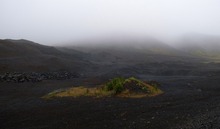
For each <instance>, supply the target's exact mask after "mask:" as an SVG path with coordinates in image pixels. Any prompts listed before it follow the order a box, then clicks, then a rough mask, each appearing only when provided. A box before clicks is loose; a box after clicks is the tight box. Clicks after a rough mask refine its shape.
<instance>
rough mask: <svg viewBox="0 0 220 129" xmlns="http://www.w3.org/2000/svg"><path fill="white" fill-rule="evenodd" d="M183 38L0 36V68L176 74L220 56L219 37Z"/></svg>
mask: <svg viewBox="0 0 220 129" xmlns="http://www.w3.org/2000/svg"><path fill="white" fill-rule="evenodd" d="M180 41H181V42H179V45H178V46H172V45H168V44H166V43H163V42H162V41H159V40H157V39H155V38H149V37H146V38H133V37H122V38H114V37H111V38H105V39H99V40H94V41H92V40H91V41H87V42H86V43H85V42H84V43H81V44H80V43H79V44H71V43H70V44H66V45H62V46H61V45H60V46H54V47H52V46H45V45H41V44H39V43H35V42H32V41H28V40H24V39H22V40H12V39H7V40H0V60H1V62H0V66H1V67H0V68H1V72H10V71H22V72H23V71H25V72H26V71H27V72H32V71H37V72H39V71H74V72H79V73H81V74H84V75H85V74H88V75H97V76H98V75H100V76H101V75H104V74H113V73H114V74H116V73H117V74H137V73H145V74H160V75H163V74H165V75H174V74H175V75H176V74H192V72H195V71H196V70H195V71H191V69H195V68H196V67H197V68H199V67H198V66H202V67H203V65H204V64H203V63H204V62H213V61H216V60H217V59H218V58H214V57H218V55H219V53H220V49H219V40H218V38H213V37H209V36H205V35H197V36H193V35H191V36H190V37H185V38H184V39H181V40H180ZM201 53H202V54H201ZM186 64H187V67H186ZM199 69H200V68H199ZM183 71H185V72H183ZM195 73H196V74H197V73H198V72H195Z"/></svg>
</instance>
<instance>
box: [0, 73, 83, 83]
mask: <svg viewBox="0 0 220 129" xmlns="http://www.w3.org/2000/svg"><path fill="white" fill-rule="evenodd" d="M79 76H80V75H79V74H78V73H73V72H66V71H64V72H44V73H37V72H30V73H26V72H23V73H21V72H12V73H5V74H2V75H0V82H15V83H23V82H40V81H42V80H67V79H71V78H78V77H79Z"/></svg>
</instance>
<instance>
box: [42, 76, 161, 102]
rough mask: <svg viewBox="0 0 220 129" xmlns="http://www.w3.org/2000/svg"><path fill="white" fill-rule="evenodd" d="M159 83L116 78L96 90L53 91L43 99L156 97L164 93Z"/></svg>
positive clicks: (71, 89)
mask: <svg viewBox="0 0 220 129" xmlns="http://www.w3.org/2000/svg"><path fill="white" fill-rule="evenodd" d="M158 86H159V83H157V82H155V81H150V82H143V81H141V80H138V79H136V78H134V77H130V78H127V79H125V78H120V77H119V78H114V79H112V80H110V81H109V82H107V83H106V84H104V85H101V86H99V87H95V88H86V87H83V86H80V87H73V88H69V89H66V90H56V91H53V92H51V93H49V94H47V95H45V96H43V98H45V99H50V98H54V97H80V96H89V97H107V96H114V95H115V96H118V97H129V98H140V97H146V96H156V95H159V94H161V93H163V92H162V91H161V90H160V89H159V88H158Z"/></svg>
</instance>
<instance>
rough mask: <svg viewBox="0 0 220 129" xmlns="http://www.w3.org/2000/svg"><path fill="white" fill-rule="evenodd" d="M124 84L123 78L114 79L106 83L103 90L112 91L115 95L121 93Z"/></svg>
mask: <svg viewBox="0 0 220 129" xmlns="http://www.w3.org/2000/svg"><path fill="white" fill-rule="evenodd" d="M124 83H125V79H124V78H120V77H119V78H114V79H113V80H111V81H110V82H108V83H107V84H106V85H105V87H104V89H105V90H106V91H114V93H115V94H117V93H120V92H122V91H123V89H124V87H123V85H124Z"/></svg>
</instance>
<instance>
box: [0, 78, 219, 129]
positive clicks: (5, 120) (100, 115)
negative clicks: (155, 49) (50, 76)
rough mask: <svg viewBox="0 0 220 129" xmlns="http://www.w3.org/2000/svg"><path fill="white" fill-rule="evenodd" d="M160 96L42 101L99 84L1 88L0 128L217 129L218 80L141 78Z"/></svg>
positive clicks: (54, 83)
mask: <svg viewBox="0 0 220 129" xmlns="http://www.w3.org/2000/svg"><path fill="white" fill-rule="evenodd" d="M139 78H140V79H142V80H150V79H154V80H157V81H159V82H160V83H161V84H162V85H161V87H160V88H161V89H162V90H163V91H164V94H162V95H159V96H156V97H152V98H138V99H131V98H129V99H128V98H117V97H111V98H110V97H106V98H91V97H79V98H71V97H70V98H58V99H52V100H44V99H41V97H42V96H43V95H45V94H47V93H49V92H51V91H53V90H57V89H60V88H68V87H72V86H78V85H87V86H91V87H93V86H95V85H96V84H98V83H100V82H102V80H98V79H97V80H93V81H92V79H87V78H84V79H80V78H78V79H72V80H63V81H62V80H60V81H56V80H54V81H53V80H50V81H43V82H38V83H31V82H26V83H0V128H1V129H148V128H149V129H180V128H183V129H195V128H196V129H219V128H220V92H219V91H220V86H219V84H220V77H203V76H166V77H163V76H145V75H140V76H139Z"/></svg>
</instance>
